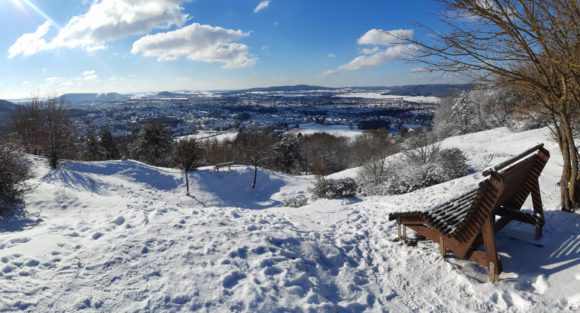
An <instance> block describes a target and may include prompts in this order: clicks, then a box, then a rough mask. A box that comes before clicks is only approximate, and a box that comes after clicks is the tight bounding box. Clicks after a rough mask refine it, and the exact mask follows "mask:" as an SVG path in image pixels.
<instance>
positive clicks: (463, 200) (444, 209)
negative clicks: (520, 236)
mask: <svg viewBox="0 0 580 313" xmlns="http://www.w3.org/2000/svg"><path fill="white" fill-rule="evenodd" d="M549 158H550V153H549V152H548V151H547V150H546V149H544V147H543V144H540V145H537V146H535V147H533V148H531V149H529V150H527V151H525V152H523V153H521V154H519V155H517V156H515V157H514V158H511V159H509V160H507V161H505V162H503V163H501V164H499V165H497V166H495V167H493V168H491V169H488V170H486V171H484V172H483V176H484V177H487V179H485V180H484V181H482V182H480V183H479V187H478V188H476V189H473V190H471V191H469V192H467V193H465V194H463V195H461V196H459V197H457V198H455V199H452V200H450V201H447V202H446V203H443V204H441V205H438V206H436V207H434V208H432V209H431V210H429V211H426V212H420V211H413V212H401V213H392V214H390V215H389V220H396V221H397V223H398V227H399V228H398V230H399V231H398V233H399V238H401V239H406V227H409V228H411V229H412V230H414V231H415V232H416V234H418V235H419V236H423V237H426V238H427V239H429V240H432V241H434V242H437V243H438V244H439V251H440V253H441V255H442V256H445V254H446V253H447V252H448V251H449V252H451V253H452V254H454V255H455V256H457V257H458V258H460V259H468V260H472V261H475V262H476V263H478V264H480V265H482V266H483V267H485V268H487V270H488V272H489V275H490V280H491V281H492V282H497V281H498V280H499V274H500V273H501V272H502V265H501V261H500V259H499V257H498V255H497V249H496V242H495V234H496V232H498V231H499V230H501V229H502V228H503V227H505V226H506V225H507V224H508V223H509V222H510V221H513V220H517V221H520V222H523V223H528V224H531V225H534V226H535V228H536V239H539V238H540V237H541V236H542V227H543V226H544V212H543V208H542V199H541V196H540V185H539V181H538V178H539V176H540V173H541V172H542V170H543V169H544V166H545V165H546V163H547V162H548V159H549ZM530 194H531V197H532V204H533V209H534V212H533V214H530V213H526V212H522V211H521V208H522V205H523V204H524V202H525V200H526V199H527V197H528V195H530ZM496 216H497V217H498V219H497V220H496ZM401 227H402V233H401ZM482 244H483V250H480V246H482Z"/></svg>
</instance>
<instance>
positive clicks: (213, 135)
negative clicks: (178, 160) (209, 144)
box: [177, 130, 238, 142]
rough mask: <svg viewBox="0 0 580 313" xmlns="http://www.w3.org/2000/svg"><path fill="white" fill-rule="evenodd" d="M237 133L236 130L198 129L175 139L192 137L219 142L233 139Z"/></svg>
mask: <svg viewBox="0 0 580 313" xmlns="http://www.w3.org/2000/svg"><path fill="white" fill-rule="evenodd" d="M237 135H238V132H237V131H211V130H200V131H198V132H197V133H195V134H193V135H187V136H181V137H178V138H177V140H182V139H186V138H193V139H196V140H206V139H211V140H217V141H219V142H223V141H233V140H235V139H236V136H237Z"/></svg>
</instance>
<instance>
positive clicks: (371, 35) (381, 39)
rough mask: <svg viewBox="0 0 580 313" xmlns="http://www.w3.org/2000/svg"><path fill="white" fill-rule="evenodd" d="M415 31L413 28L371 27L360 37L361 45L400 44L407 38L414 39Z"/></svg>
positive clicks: (359, 42)
mask: <svg viewBox="0 0 580 313" xmlns="http://www.w3.org/2000/svg"><path fill="white" fill-rule="evenodd" d="M413 37H414V32H413V30H412V29H394V30H382V29H376V28H375V29H371V30H369V31H368V32H366V33H365V34H364V35H362V37H360V38H359V39H358V44H359V45H380V46H390V45H395V44H400V43H402V41H404V40H406V39H412V38H413Z"/></svg>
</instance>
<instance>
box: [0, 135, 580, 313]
mask: <svg viewBox="0 0 580 313" xmlns="http://www.w3.org/2000/svg"><path fill="white" fill-rule="evenodd" d="M539 142H544V143H546V146H547V148H548V149H549V150H550V152H551V154H552V158H551V159H550V162H549V163H548V165H547V168H546V169H545V171H544V173H543V175H542V176H541V185H542V196H543V200H544V203H545V205H546V209H547V210H548V212H546V219H547V225H546V227H545V228H544V229H545V231H544V237H543V238H542V239H541V240H540V241H538V242H535V241H534V240H533V229H531V227H529V226H528V225H519V224H516V223H512V224H513V225H511V226H508V227H506V228H505V229H504V230H503V231H502V232H501V233H500V234H499V235H498V249H499V251H500V255H501V258H502V262H503V265H504V273H502V274H501V276H500V279H501V281H500V283H498V284H491V283H489V282H487V275H486V272H485V271H484V270H482V269H481V268H479V267H478V266H476V265H474V264H473V263H471V262H467V261H462V260H457V259H455V258H452V257H447V258H445V259H443V258H442V257H441V256H439V254H438V251H437V247H436V245H435V244H433V243H430V242H420V243H419V245H418V246H417V247H408V246H405V245H402V244H400V243H397V242H394V241H392V239H394V238H395V236H396V235H395V233H396V226H395V225H394V223H392V222H389V221H388V219H387V216H388V213H389V212H393V211H401V210H414V209H423V208H425V209H426V208H428V207H430V206H431V205H434V204H437V203H440V202H442V201H445V200H446V199H449V198H450V197H453V196H455V195H458V194H460V193H462V192H464V191H466V190H468V189H469V188H471V187H473V186H474V185H475V184H477V182H478V181H479V180H480V179H481V177H480V175H479V174H473V175H470V176H467V177H464V178H461V179H457V180H454V181H450V182H447V183H444V184H441V185H437V186H433V187H431V188H427V189H423V190H419V191H416V192H414V193H411V194H406V195H400V196H389V197H370V198H362V199H351V200H318V201H314V202H311V203H310V204H308V205H306V206H304V207H301V208H286V207H284V206H283V204H282V203H283V201H284V199H285V198H287V197H291V196H293V195H297V194H307V189H308V187H309V186H310V184H311V182H312V180H313V178H312V177H293V176H287V175H283V174H279V173H275V172H270V171H260V175H259V177H258V183H257V189H256V190H251V188H250V187H249V186H250V183H251V169H249V168H246V167H242V166H235V167H233V168H232V169H231V170H230V171H227V170H226V171H221V172H214V171H212V170H211V169H209V168H204V169H200V170H199V171H197V172H193V173H191V180H192V187H193V190H192V193H191V194H192V196H191V197H188V196H185V195H184V187H183V179H182V177H181V174H180V173H179V172H178V171H176V170H173V169H164V168H155V167H151V166H148V165H144V164H142V163H138V162H135V161H113V162H94V163H81V162H66V163H64V164H63V166H62V168H61V169H60V170H58V171H54V172H51V171H49V170H48V168H47V167H46V166H45V165H44V162H42V160H40V159H33V160H32V162H33V165H34V168H35V178H33V179H31V184H32V185H33V187H34V191H33V192H32V193H30V194H29V195H27V196H26V207H25V212H26V214H23V215H21V216H18V217H13V218H12V219H11V220H4V221H1V222H0V311H1V312H8V311H30V312H70V311H76V310H83V311H85V312H135V311H136V312H182V311H183V312H189V311H198V312H578V310H580V232H579V229H580V215H578V214H568V213H562V212H560V211H558V202H559V200H558V187H557V186H556V182H557V181H558V176H559V172H560V170H561V160H560V156H559V154H558V152H557V150H558V149H557V146H556V144H555V143H553V142H552V141H551V140H550V139H549V131H548V130H547V129H539V130H532V131H527V132H522V133H513V132H511V131H509V130H508V129H505V128H499V129H495V130H491V131H486V132H481V133H476V134H471V135H467V136H461V137H454V138H450V139H447V140H445V141H444V143H443V145H444V146H449V147H450V146H454V147H460V148H461V149H462V150H464V151H465V153H466V155H467V156H468V158H469V162H470V165H471V166H472V167H473V169H474V170H476V171H480V170H482V169H484V168H486V167H488V166H491V165H493V164H496V163H498V162H501V161H502V160H504V159H506V158H508V157H510V156H513V155H515V154H517V153H518V152H521V151H523V150H525V149H526V148H529V147H531V146H533V145H535V144H536V143H539ZM355 172H356V170H355V169H353V170H349V171H345V172H342V173H338V174H335V175H334V176H350V175H354V173H355ZM528 205H529V204H528Z"/></svg>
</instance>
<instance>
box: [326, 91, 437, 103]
mask: <svg viewBox="0 0 580 313" xmlns="http://www.w3.org/2000/svg"><path fill="white" fill-rule="evenodd" d="M335 97H337V98H365V99H393V100H403V101H407V102H415V103H439V101H441V98H439V97H433V96H399V95H387V94H383V93H381V92H353V93H344V94H338V95H336V96H335Z"/></svg>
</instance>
